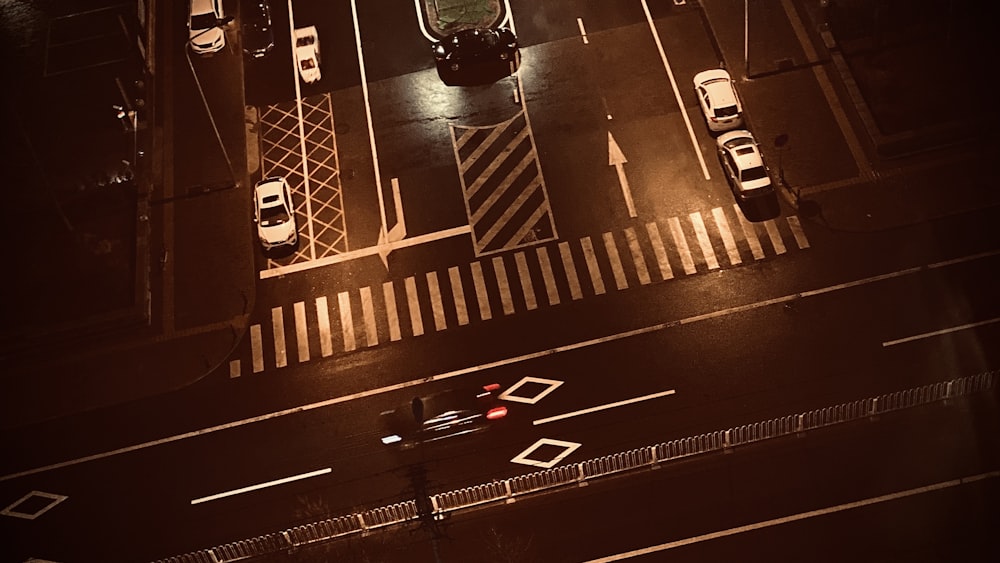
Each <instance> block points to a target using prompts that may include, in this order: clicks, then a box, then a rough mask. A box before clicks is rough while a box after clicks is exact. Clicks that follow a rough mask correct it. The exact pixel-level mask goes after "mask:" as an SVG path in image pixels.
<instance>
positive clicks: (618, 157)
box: [608, 131, 636, 217]
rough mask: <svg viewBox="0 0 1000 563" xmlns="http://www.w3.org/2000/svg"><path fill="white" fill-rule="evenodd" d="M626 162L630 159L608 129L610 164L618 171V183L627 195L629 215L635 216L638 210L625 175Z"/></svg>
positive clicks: (626, 203)
mask: <svg viewBox="0 0 1000 563" xmlns="http://www.w3.org/2000/svg"><path fill="white" fill-rule="evenodd" d="M626 162H628V160H627V159H626V158H625V153H623V152H622V149H621V147H619V146H618V143H617V142H616V141H615V137H614V135H612V134H611V131H608V166H614V167H615V172H617V173H618V184H619V185H621V188H622V195H624V196H625V205H626V206H627V207H628V216H629V217H635V216H636V212H635V203H634V202H633V201H632V190H630V189H629V187H628V178H626V177H625V167H624V164H625V163H626Z"/></svg>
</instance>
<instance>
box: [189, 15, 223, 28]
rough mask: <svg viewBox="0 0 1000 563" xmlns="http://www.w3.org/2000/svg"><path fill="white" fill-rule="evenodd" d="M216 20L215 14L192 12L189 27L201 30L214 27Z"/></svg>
mask: <svg viewBox="0 0 1000 563" xmlns="http://www.w3.org/2000/svg"><path fill="white" fill-rule="evenodd" d="M216 23H218V20H216V19H215V14H213V13H211V12H208V13H205V14H194V15H192V16H191V29H194V30H203V29H209V28H211V27H215V24H216Z"/></svg>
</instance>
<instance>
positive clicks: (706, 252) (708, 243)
mask: <svg viewBox="0 0 1000 563" xmlns="http://www.w3.org/2000/svg"><path fill="white" fill-rule="evenodd" d="M688 217H690V218H691V224H692V225H693V226H694V235H695V238H697V239H698V246H700V247H701V254H702V256H704V257H705V263H706V264H708V269H709V270H718V269H719V260H718V259H717V258H716V257H715V250H714V249H713V248H712V239H710V238H709V237H708V229H706V228H705V220H704V219H702V217H701V213H698V212H697V211H695V212H694V213H692V214H690V215H688Z"/></svg>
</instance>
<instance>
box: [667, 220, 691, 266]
mask: <svg viewBox="0 0 1000 563" xmlns="http://www.w3.org/2000/svg"><path fill="white" fill-rule="evenodd" d="M667 225H669V226H670V236H671V237H672V238H673V239H674V247H676V248H677V253H678V254H680V256H681V265H682V266H684V273H685V274H687V275H689V276H690V275H691V274H693V273H695V272H697V271H698V270H696V269H695V267H694V257H692V256H691V250H690V249H689V248H688V243H687V238H685V237H684V229H682V228H681V220H680V219H679V218H677V217H671V218H669V219H667Z"/></svg>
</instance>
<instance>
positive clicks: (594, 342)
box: [0, 250, 1000, 482]
mask: <svg viewBox="0 0 1000 563" xmlns="http://www.w3.org/2000/svg"><path fill="white" fill-rule="evenodd" d="M997 256H1000V250H991V251H987V252H981V253H979V254H971V255H968V256H962V257H959V258H954V259H951V260H944V261H941V262H934V263H932V264H926V265H923V266H914V267H912V268H906V269H904V270H897V271H895V272H889V273H886V274H879V275H877V276H871V277H867V278H862V279H859V280H855V281H851V282H845V283H841V284H837V285H831V286H827V287H822V288H819V289H813V290H808V291H803V292H800V293H792V294H789V295H784V296H781V297H775V298H772V299H766V300H764V301H757V302H754V303H748V304H746V305H738V306H736V307H730V308H728V309H720V310H718V311H712V312H709V313H703V314H701V315H694V316H692V317H686V318H683V319H678V320H674V321H668V322H663V323H658V324H655V325H652V326H647V327H642V328H638V329H634V330H630V331H626V332H620V333H617V334H612V335H608V336H602V337H600V338H594V339H591V340H585V341H582V342H576V343H573V344H566V345H564V346H558V347H555V348H548V349H546V350H540V351H538V352H532V353H530V354H524V355H521V356H514V357H511V358H505V359H502V360H497V361H495V362H489V363H486V364H481V365H477V366H471V367H467V368H462V369H458V370H454V371H449V372H445V373H440V374H437V375H433V376H430V377H425V378H421V379H414V380H411V381H404V382H402V383H397V384H395V385H387V386H385V387H379V388H377V389H369V390H367V391H361V392H359V393H353V394H350V395H342V396H340V397H334V398H332V399H326V400H323V401H319V402H315V403H309V404H306V405H299V406H297V407H292V408H289V409H284V410H280V411H274V412H270V413H266V414H262V415H259V416H254V417H250V418H244V419H241V420H236V421H233V422H227V423H225V424H219V425H216V426H210V427H208V428H202V429H200V430H193V431H191V432H185V433H183V434H177V435H174V436H169V437H167V438H160V439H157V440H150V441H148V442H143V443H141V444H136V445H133V446H125V447H123V448H118V449H116V450H111V451H107V452H102V453H97V454H92V455H88V456H84V457H80V458H76V459H72V460H69V461H62V462H59V463H53V464H50V465H45V466H42V467H37V468H34V469H28V470H25V471H20V472H17V473H11V474H8V475H3V476H0V482H2V481H9V480H11V479H17V478H20V477H25V476H27V475H35V474H38V473H44V472H46V471H51V470H53V469H60V468H63V467H69V466H72V465H78V464H81V463H85V462H88V461H94V460H98V459H105V458H108V457H113V456H116V455H121V454H125V453H129V452H134V451H139V450H143V449H146V448H151V447H154V446H159V445H163V444H170V443H173V442H179V441H181V440H186V439H188V438H195V437H198V436H204V435H206V434H212V433H215V432H219V431H222V430H229V429H231V428H239V427H241V426H247V425H249V424H254V423H257V422H264V421H267V420H271V419H274V418H280V417H282V416H289V415H293V414H298V413H302V412H308V411H311V410H315V409H321V408H325V407H329V406H333V405H338V404H341V403H347V402H349V401H356V400H358V399H364V398H367V397H373V396H376V395H382V394H385V393H391V392H393V391H399V390H402V389H409V388H410V387H416V386H418V385H425V384H427V383H432V382H435V381H443V380H446V379H452V378H455V377H460V376H463V375H467V374H470V373H477V372H481V371H487V370H491V369H496V368H498V367H504V366H509V365H513V364H518V363H522V362H527V361H531V360H535V359H538V358H544V357H548V356H554V355H556V354H561V353H564V352H572V351H574V350H580V349H583V348H589V347H591V346H598V345H601V344H604V343H607V342H615V341H618V340H624V339H626V338H632V337H634V336H641V335H643V334H650V333H653V332H658V331H661V330H666V329H668V328H673V327H676V326H683V325H688V324H692V323H696V322H701V321H706V320H710V319H716V318H720V317H726V316H729V315H735V314H739V313H744V312H747V311H752V310H755V309H761V308H764V307H770V306H773V305H780V304H782V303H787V302H790V301H794V300H796V299H803V298H808V297H814V296H817V295H824V294H827V293H833V292H836V291H841V290H844V289H849V288H854V287H860V286H864V285H869V284H873V283H877V282H880V281H884V280H889V279H895V278H901V277H904V276H909V275H913V274H919V273H921V272H926V271H929V270H935V269H939V268H947V267H949V266H954V265H958V264H965V263H969V262H974V261H976V260H982V259H986V258H994V257H997Z"/></svg>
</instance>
